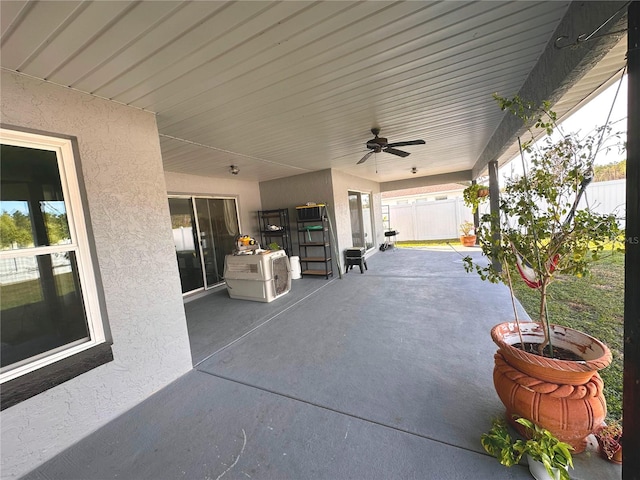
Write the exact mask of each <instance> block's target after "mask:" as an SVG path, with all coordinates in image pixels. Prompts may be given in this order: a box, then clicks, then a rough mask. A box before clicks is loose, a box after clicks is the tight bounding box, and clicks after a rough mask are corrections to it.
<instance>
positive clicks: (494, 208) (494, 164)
mask: <svg viewBox="0 0 640 480" xmlns="http://www.w3.org/2000/svg"><path fill="white" fill-rule="evenodd" d="M487 167H488V169H489V207H490V213H491V217H492V220H491V232H492V233H491V237H492V239H493V242H494V243H498V242H499V241H500V198H499V197H500V185H499V182H498V161H497V160H492V161H490V162H489V164H488V165H487ZM491 264H492V265H493V268H494V269H495V270H496V271H498V272H501V271H502V264H501V263H500V261H499V260H498V259H497V258H496V255H492V256H491Z"/></svg>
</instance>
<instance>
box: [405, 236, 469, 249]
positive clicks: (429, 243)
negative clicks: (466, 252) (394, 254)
mask: <svg viewBox="0 0 640 480" xmlns="http://www.w3.org/2000/svg"><path fill="white" fill-rule="evenodd" d="M449 243H450V244H451V245H453V246H454V247H461V246H462V244H461V243H460V239H459V238H452V239H450V240H406V241H403V242H396V243H395V245H396V246H397V247H400V248H417V247H446V246H447V244H449Z"/></svg>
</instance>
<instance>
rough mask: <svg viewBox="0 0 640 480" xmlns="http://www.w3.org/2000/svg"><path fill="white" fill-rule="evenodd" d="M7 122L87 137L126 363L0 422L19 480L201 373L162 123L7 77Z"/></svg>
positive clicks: (98, 230) (85, 163)
mask: <svg viewBox="0 0 640 480" xmlns="http://www.w3.org/2000/svg"><path fill="white" fill-rule="evenodd" d="M1 86H2V95H1V101H2V122H3V123H4V124H6V125H8V126H16V127H23V128H29V129H36V130H41V131H43V132H50V133H52V134H62V135H72V136H76V137H77V139H78V147H79V155H80V160H81V166H82V178H80V182H81V183H84V186H85V189H86V205H85V208H86V209H87V210H88V211H89V214H90V217H91V227H92V231H93V235H94V242H95V247H96V257H97V263H98V266H99V275H100V276H101V280H102V284H103V295H104V304H105V307H106V311H107V314H108V319H109V326H110V330H111V334H112V338H113V354H114V361H112V362H110V363H107V364H105V365H102V366H100V367H98V368H96V369H93V370H91V371H89V372H87V373H85V374H83V375H80V376H79V377H76V378H74V379H72V380H70V381H67V382H65V383H63V384H61V385H59V386H57V387H54V388H52V389H50V390H47V391H46V392H44V393H41V394H39V395H37V396H35V397H32V398H30V399H28V400H26V401H24V402H22V403H20V404H18V405H15V406H13V407H10V408H8V409H6V410H4V411H3V412H2V413H1V414H0V415H1V417H0V420H1V424H2V425H1V429H2V477H3V478H11V477H16V476H19V475H21V474H23V473H25V472H27V471H28V470H30V469H32V468H33V467H35V466H36V465H38V464H40V463H41V462H43V461H44V460H47V459H48V458H50V457H52V456H54V455H55V454H57V453H59V452H60V451H61V450H63V449H64V448H66V447H68V446H69V445H71V444H73V443H74V442H77V441H79V440H80V439H81V438H83V437H84V436H86V435H87V434H89V433H90V432H92V431H94V430H96V429H97V428H98V427H100V426H102V425H103V424H105V423H106V422H108V421H109V420H111V419H112V418H114V417H115V416H117V415H118V414H120V413H122V412H124V411H125V410H127V409H129V408H131V407H133V406H134V405H135V404H137V403H138V402H140V401H141V400H143V399H145V398H146V397H148V396H149V395H151V394H152V393H154V392H156V391H157V390H159V389H161V388H162V387H164V386H165V385H167V384H168V383H169V382H171V381H173V380H175V379H176V378H178V377H179V376H181V375H182V374H184V373H185V372H187V371H189V370H190V369H191V367H192V365H191V355H190V347H189V340H188V336H187V328H186V319H185V313H184V305H183V301H182V295H181V288H180V278H179V276H178V269H177V265H176V260H175V252H174V246H173V241H172V236H171V225H170V221H169V209H168V203H167V192H166V188H165V179H164V172H163V170H162V159H161V154H160V144H159V140H158V131H157V126H156V120H155V117H154V116H153V115H152V114H150V113H147V112H143V111H140V110H136V109H133V108H129V107H125V106H122V105H118V104H116V103H113V102H109V101H106V100H102V99H98V98H94V97H91V96H89V95H84V94H80V93H77V92H74V91H72V90H70V89H66V88H62V87H58V86H54V85H51V84H47V83H45V82H41V81H37V80H34V79H31V78H28V77H24V76H21V75H18V74H13V73H8V72H4V71H3V72H2V84H1Z"/></svg>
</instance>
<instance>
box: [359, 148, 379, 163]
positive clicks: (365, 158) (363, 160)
mask: <svg viewBox="0 0 640 480" xmlns="http://www.w3.org/2000/svg"><path fill="white" fill-rule="evenodd" d="M374 153H376V151H375V150H371V151H370V152H368V153H367V154H366V155H365V156H364V157H362V158H361V159H360V161H359V162H358V163H356V165H360V164H361V163H364V162H366V161H367V159H368V158H369V157H370V156H371V155H373V154H374Z"/></svg>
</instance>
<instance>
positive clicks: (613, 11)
mask: <svg viewBox="0 0 640 480" xmlns="http://www.w3.org/2000/svg"><path fill="white" fill-rule="evenodd" d="M627 3H628V2H602V1H601V2H579V1H574V2H571V5H569V8H568V9H567V12H566V14H565V16H564V17H563V19H562V20H561V22H560V24H559V25H558V27H557V28H556V30H555V32H554V34H553V35H552V37H551V40H550V41H549V43H548V44H547V47H546V48H545V51H544V52H543V54H542V55H541V57H540V59H539V60H538V62H537V64H536V66H535V67H534V68H533V70H532V71H531V73H530V74H529V77H528V78H527V80H526V81H525V82H524V84H523V86H522V88H521V89H520V91H519V92H518V95H519V96H520V97H521V98H522V99H524V100H526V101H530V102H533V103H534V104H535V105H541V104H542V102H543V101H544V100H548V101H550V102H551V104H554V103H555V102H557V101H558V100H559V99H560V98H561V97H562V95H564V94H565V93H566V92H567V91H568V90H569V88H571V86H572V85H574V84H575V83H576V82H577V81H578V80H580V78H582V77H583V76H584V75H585V74H586V73H587V72H588V71H589V70H590V69H591V68H593V67H594V66H595V64H597V63H598V61H600V60H601V59H602V58H603V57H604V56H605V55H606V54H607V52H608V51H609V50H611V48H613V47H614V46H615V44H616V43H617V42H618V41H619V40H620V35H606V34H608V33H612V32H617V31H620V30H625V29H626V26H627V14H626V8H623V7H625V5H627ZM612 17H613V18H612ZM609 19H611V20H610V21H608V20H609ZM605 22H606V24H605ZM596 30H597V33H596V34H595V35H594V37H593V39H591V40H589V41H585V42H577V43H576V44H575V45H574V46H570V47H565V48H557V47H556V39H558V38H559V37H568V38H566V39H561V40H560V41H558V44H561V45H567V44H569V43H572V42H576V39H577V38H578V36H579V35H583V34H584V35H591V34H592V33H593V32H596ZM596 37H597V38H596ZM506 95H508V93H507V94H506ZM496 108H498V106H497V105H496ZM524 131H525V128H524V126H523V125H522V121H521V120H520V119H519V118H517V117H515V116H514V115H508V114H506V113H505V116H504V118H503V119H502V122H501V123H500V125H499V126H498V128H497V129H496V131H495V132H494V134H493V135H492V137H491V139H490V140H489V142H488V143H487V146H486V147H485V149H484V151H483V152H482V154H481V155H480V157H479V158H478V160H477V162H476V163H475V165H474V166H473V169H472V177H473V178H477V177H479V176H481V175H482V174H483V173H484V172H486V170H487V165H488V163H489V162H490V161H492V160H497V159H498V158H499V157H500V155H501V154H502V153H504V152H505V151H506V150H507V149H508V148H509V147H510V146H511V145H512V144H514V143H515V142H516V140H517V138H518V135H521V134H522V133H523V132H524Z"/></svg>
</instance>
